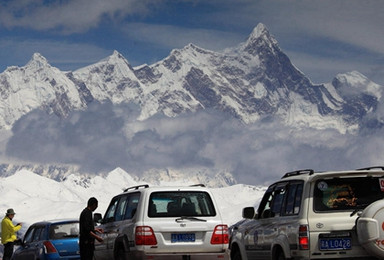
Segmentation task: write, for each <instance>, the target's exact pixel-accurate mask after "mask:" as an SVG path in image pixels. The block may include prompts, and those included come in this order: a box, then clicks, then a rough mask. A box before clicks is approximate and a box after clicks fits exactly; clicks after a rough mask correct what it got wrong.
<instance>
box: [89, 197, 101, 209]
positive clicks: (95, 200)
mask: <svg viewBox="0 0 384 260" xmlns="http://www.w3.org/2000/svg"><path fill="white" fill-rule="evenodd" d="M98 203H99V202H98V201H97V199H96V198H95V197H92V198H90V199H89V200H88V204H87V207H90V206H94V205H97V204H98Z"/></svg>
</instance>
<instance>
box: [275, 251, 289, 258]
mask: <svg viewBox="0 0 384 260" xmlns="http://www.w3.org/2000/svg"><path fill="white" fill-rule="evenodd" d="M286 259H287V258H285V255H284V252H283V250H281V249H279V250H277V251H276V255H275V258H274V260H286Z"/></svg>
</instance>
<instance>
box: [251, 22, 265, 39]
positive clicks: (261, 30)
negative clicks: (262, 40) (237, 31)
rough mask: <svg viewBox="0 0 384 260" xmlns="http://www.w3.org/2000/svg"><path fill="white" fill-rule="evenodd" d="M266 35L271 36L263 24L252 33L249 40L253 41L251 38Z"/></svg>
mask: <svg viewBox="0 0 384 260" xmlns="http://www.w3.org/2000/svg"><path fill="white" fill-rule="evenodd" d="M265 34H269V31H268V29H267V27H266V26H265V25H264V24H262V23H259V24H258V25H257V26H256V27H255V28H254V29H253V31H252V33H251V34H250V35H249V37H248V39H251V38H259V37H261V36H263V35H265Z"/></svg>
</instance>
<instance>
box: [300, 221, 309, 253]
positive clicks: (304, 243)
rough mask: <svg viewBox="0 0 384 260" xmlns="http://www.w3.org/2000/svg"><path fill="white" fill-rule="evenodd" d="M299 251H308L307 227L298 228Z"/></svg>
mask: <svg viewBox="0 0 384 260" xmlns="http://www.w3.org/2000/svg"><path fill="white" fill-rule="evenodd" d="M299 249H301V250H308V249H309V230H308V225H300V227H299Z"/></svg>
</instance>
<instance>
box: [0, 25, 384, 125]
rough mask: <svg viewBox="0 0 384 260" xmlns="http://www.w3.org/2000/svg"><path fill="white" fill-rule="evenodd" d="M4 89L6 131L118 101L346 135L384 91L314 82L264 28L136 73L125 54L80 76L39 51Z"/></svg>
mask: <svg viewBox="0 0 384 260" xmlns="http://www.w3.org/2000/svg"><path fill="white" fill-rule="evenodd" d="M362 82H363V83H362ZM0 89H1V92H0V94H1V98H0V128H2V129H10V128H11V127H12V125H13V124H14V123H15V122H16V121H17V120H18V119H19V118H20V117H21V116H23V115H25V114H27V113H29V112H30V111H32V110H33V109H43V110H45V111H47V112H48V113H50V114H51V113H54V114H56V115H57V116H59V117H61V118H65V117H67V116H68V115H69V114H70V113H71V111H74V110H85V109H86V108H87V106H88V105H89V104H90V103H91V102H93V101H95V100H97V101H101V102H103V101H106V100H110V101H111V102H113V103H114V104H119V103H122V102H134V103H137V104H138V105H140V108H141V114H140V116H139V120H145V119H147V118H149V117H151V116H153V115H155V114H157V113H164V114H165V115H167V116H170V117H174V116H177V115H179V114H180V113H184V112H187V111H192V112H194V111H198V110H201V109H206V108H212V109H217V110H220V111H224V112H227V113H229V114H231V115H232V116H234V117H236V118H238V119H240V120H242V121H243V122H245V123H252V122H256V121H257V120H259V119H261V118H263V117H268V116H278V117H280V118H281V119H282V120H283V121H284V122H285V123H286V124H289V125H297V126H304V127H315V128H318V129H325V128H334V129H337V130H339V131H340V132H346V131H348V130H354V129H358V128H359V126H360V124H361V123H362V122H363V119H364V117H365V116H366V115H367V114H374V113H375V110H376V108H377V106H378V104H379V102H380V101H381V91H382V87H381V86H379V85H377V84H375V83H373V82H371V81H370V80H369V79H367V78H366V77H364V76H363V75H361V74H360V73H358V72H351V73H348V74H341V75H338V76H337V77H336V78H335V79H334V80H333V81H332V82H331V83H327V84H313V83H312V82H311V81H310V80H309V79H308V78H307V77H306V76H305V75H304V74H303V73H302V72H301V71H300V70H298V69H297V68H296V67H295V66H294V65H293V64H292V63H291V62H290V60H289V58H288V57H287V55H285V54H284V52H283V51H282V50H281V49H280V47H279V46H278V44H277V41H276V40H275V39H274V37H273V36H271V35H270V33H269V32H268V30H267V28H266V27H265V26H264V25H263V24H259V25H258V26H257V27H256V28H255V29H254V30H253V32H252V33H251V34H250V36H249V37H248V39H247V41H246V42H244V43H242V44H240V45H239V46H237V47H234V48H232V49H228V50H226V51H224V52H222V53H219V52H213V51H209V50H204V49H202V48H199V47H197V46H195V45H193V44H189V45H187V46H186V47H184V48H183V49H178V50H173V51H172V52H171V53H170V55H169V56H168V57H166V58H165V59H163V60H161V61H159V62H157V63H155V64H152V65H142V66H140V67H135V68H134V67H132V66H131V65H130V64H129V62H128V61H127V60H126V59H125V58H124V57H123V56H122V55H121V54H120V53H118V52H117V51H115V52H114V53H113V54H112V55H111V56H110V57H107V58H106V59H104V60H102V61H100V62H97V63H95V64H92V65H90V66H87V67H84V68H81V69H79V70H76V71H74V72H63V71H60V70H59V69H57V68H55V67H52V66H51V65H50V64H49V63H48V61H47V60H46V59H45V58H44V57H43V56H42V55H40V54H34V55H33V57H32V60H31V61H30V62H29V63H28V64H27V65H26V66H24V67H15V66H14V67H9V68H7V70H5V71H4V72H3V73H1V74H0ZM349 90H353V91H352V92H353V94H354V95H351V94H350V92H351V91H349Z"/></svg>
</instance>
